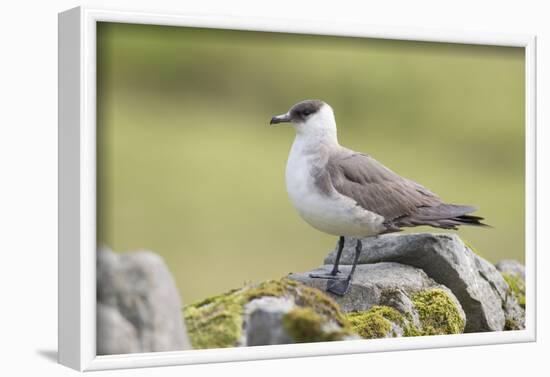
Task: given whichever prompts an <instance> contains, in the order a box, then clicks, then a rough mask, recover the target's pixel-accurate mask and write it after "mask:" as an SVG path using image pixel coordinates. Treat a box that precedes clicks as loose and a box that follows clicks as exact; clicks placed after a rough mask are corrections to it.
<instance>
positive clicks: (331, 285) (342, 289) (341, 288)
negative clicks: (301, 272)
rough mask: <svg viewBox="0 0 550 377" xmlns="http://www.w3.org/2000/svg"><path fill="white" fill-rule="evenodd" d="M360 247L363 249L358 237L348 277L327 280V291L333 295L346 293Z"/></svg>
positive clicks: (357, 259)
mask: <svg viewBox="0 0 550 377" xmlns="http://www.w3.org/2000/svg"><path fill="white" fill-rule="evenodd" d="M362 249H363V244H362V243H361V240H360V239H358V240H357V244H356V245H355V256H354V258H353V265H352V266H351V271H350V272H349V275H348V277H347V278H346V279H345V280H337V281H332V280H331V281H328V282H327V292H330V293H334V294H335V295H338V296H343V295H345V294H346V292H347V290H348V288H349V284H350V282H351V279H352V278H353V274H354V273H355V268H356V267H357V262H359V256H360V255H361V250H362Z"/></svg>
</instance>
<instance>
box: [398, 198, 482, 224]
mask: <svg viewBox="0 0 550 377" xmlns="http://www.w3.org/2000/svg"><path fill="white" fill-rule="evenodd" d="M475 210H476V208H475V207H472V206H463V205H456V204H440V205H438V206H435V207H420V208H418V210H417V211H416V212H415V213H413V214H411V215H408V216H405V217H403V218H400V219H396V220H394V223H395V225H397V226H399V227H403V226H419V225H429V226H433V227H436V228H443V229H457V226H460V225H470V226H489V225H487V224H484V223H482V222H481V221H482V220H484V219H483V217H479V216H473V215H469V213H471V212H474V211H475Z"/></svg>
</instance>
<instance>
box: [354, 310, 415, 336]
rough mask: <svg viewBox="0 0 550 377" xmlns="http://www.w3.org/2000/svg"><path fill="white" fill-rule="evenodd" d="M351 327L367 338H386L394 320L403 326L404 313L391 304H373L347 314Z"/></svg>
mask: <svg viewBox="0 0 550 377" xmlns="http://www.w3.org/2000/svg"><path fill="white" fill-rule="evenodd" d="M346 318H347V320H348V321H349V323H350V325H351V328H352V329H353V330H354V331H355V332H356V333H358V334H359V335H360V336H361V337H363V338H366V339H374V338H386V337H387V336H388V335H389V334H390V331H391V329H392V322H393V323H395V324H397V325H399V326H401V325H403V323H404V322H405V319H404V318H403V315H402V314H401V313H399V312H398V311H397V310H395V309H394V308H391V307H389V306H373V307H372V308H370V309H369V310H367V311H364V312H352V313H349V314H348V315H347V316H346Z"/></svg>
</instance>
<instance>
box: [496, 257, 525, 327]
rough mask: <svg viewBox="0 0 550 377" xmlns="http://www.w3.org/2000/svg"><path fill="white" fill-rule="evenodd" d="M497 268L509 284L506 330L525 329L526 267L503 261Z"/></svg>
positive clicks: (505, 304)
mask: <svg viewBox="0 0 550 377" xmlns="http://www.w3.org/2000/svg"><path fill="white" fill-rule="evenodd" d="M496 268H497V269H498V270H499V271H500V273H501V274H502V277H503V278H504V280H505V281H506V283H507V284H508V291H507V295H506V301H505V303H504V312H505V315H506V325H505V330H521V329H524V328H525V267H524V266H523V265H522V264H521V263H519V262H518V261H514V260H502V261H500V262H498V263H497V264H496Z"/></svg>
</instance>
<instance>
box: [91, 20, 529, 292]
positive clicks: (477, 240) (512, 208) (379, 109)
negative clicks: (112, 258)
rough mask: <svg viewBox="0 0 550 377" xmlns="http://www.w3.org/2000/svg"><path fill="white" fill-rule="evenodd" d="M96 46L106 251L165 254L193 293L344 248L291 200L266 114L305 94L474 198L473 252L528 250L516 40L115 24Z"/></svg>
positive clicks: (445, 189) (346, 134)
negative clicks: (499, 42) (479, 223)
mask: <svg viewBox="0 0 550 377" xmlns="http://www.w3.org/2000/svg"><path fill="white" fill-rule="evenodd" d="M97 47H98V49H97V53H98V66H97V70H98V71H97V73H98V97H97V98H98V113H97V115H98V244H100V245H108V246H110V247H111V248H113V249H114V250H115V251H120V252H124V251H132V250H137V249H150V250H153V251H155V252H157V253H159V254H160V255H162V256H163V257H164V258H165V260H166V262H167V263H168V266H169V268H170V269H171V271H172V273H173V274H174V277H175V279H176V282H177V285H178V288H179V290H180V294H181V295H182V298H183V300H184V302H185V303H191V302H194V301H196V300H199V299H202V298H204V297H206V296H209V295H213V294H218V293H221V292H223V291H226V290H228V289H230V288H235V287H239V286H241V285H242V284H243V283H244V282H251V281H252V282H255V281H260V280H265V279H269V278H279V277H281V276H284V275H286V274H287V273H289V272H292V271H305V270H309V269H311V268H313V267H316V266H318V265H320V264H321V262H322V260H323V258H324V256H325V255H326V254H327V252H328V251H330V250H331V249H332V248H333V247H334V245H335V244H336V241H337V240H336V238H335V237H332V236H329V235H326V234H323V233H320V232H318V231H316V230H314V229H313V228H310V227H309V226H308V225H307V224H306V223H305V222H303V221H302V220H301V219H300V218H299V216H298V215H297V213H296V212H295V211H294V209H293V208H292V206H291V204H290V202H289V201H288V199H287V194H286V190H285V182H284V171H285V164H286V158H287V155H288V152H289V149H290V146H291V144H292V141H293V137H294V130H293V128H292V127H291V126H290V125H288V126H279V127H270V126H269V125H268V124H269V120H270V118H271V116H272V115H275V114H280V113H283V112H286V111H287V109H288V108H289V107H290V106H291V105H293V104H294V103H295V102H298V101H300V100H303V99H307V98H319V99H323V100H325V101H326V102H328V103H329V104H331V105H332V107H333V109H334V110H335V113H336V120H337V122H338V125H339V140H340V142H341V143H342V144H343V145H345V146H347V147H349V148H352V149H356V150H358V151H362V152H366V153H369V154H371V155H372V156H374V157H375V158H376V159H378V160H379V161H381V162H382V163H384V164H385V165H387V166H388V167H390V168H391V169H392V170H394V171H396V172H397V173H399V174H401V175H404V176H406V177H409V178H411V179H414V180H416V181H418V182H420V183H422V184H423V185H425V186H426V187H428V188H430V189H431V190H433V191H435V192H437V193H438V194H439V195H440V196H441V197H442V198H443V199H444V200H446V201H448V202H451V203H458V204H474V205H476V206H478V207H479V211H478V213H477V214H479V215H481V216H484V217H485V218H486V221H487V223H489V224H491V225H492V226H493V227H494V228H492V229H480V228H466V227H464V228H462V229H460V231H458V234H459V235H460V236H461V237H463V239H465V240H466V241H467V242H468V243H470V244H471V245H473V246H474V247H475V248H476V249H477V251H478V252H479V254H481V255H483V256H484V257H486V258H487V259H489V260H491V261H492V262H496V261H498V260H500V259H503V258H515V259H518V260H520V261H523V260H524V247H523V242H524V111H525V108H524V99H525V98H524V84H525V83H524V64H525V63H524V51H523V49H521V48H510V47H493V46H470V45H454V44H441V43H423V42H409V41H391V40H375V39H360V38H338V37H327V36H306V35H292V34H277V33H259V32H245V31H227V30H214V29H211V30H208V29H193V28H181V27H167V26H150V25H130V24H115V23H100V24H99V25H98V46H97ZM411 231H413V232H422V231H433V230H432V229H430V228H412V229H411Z"/></svg>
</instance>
